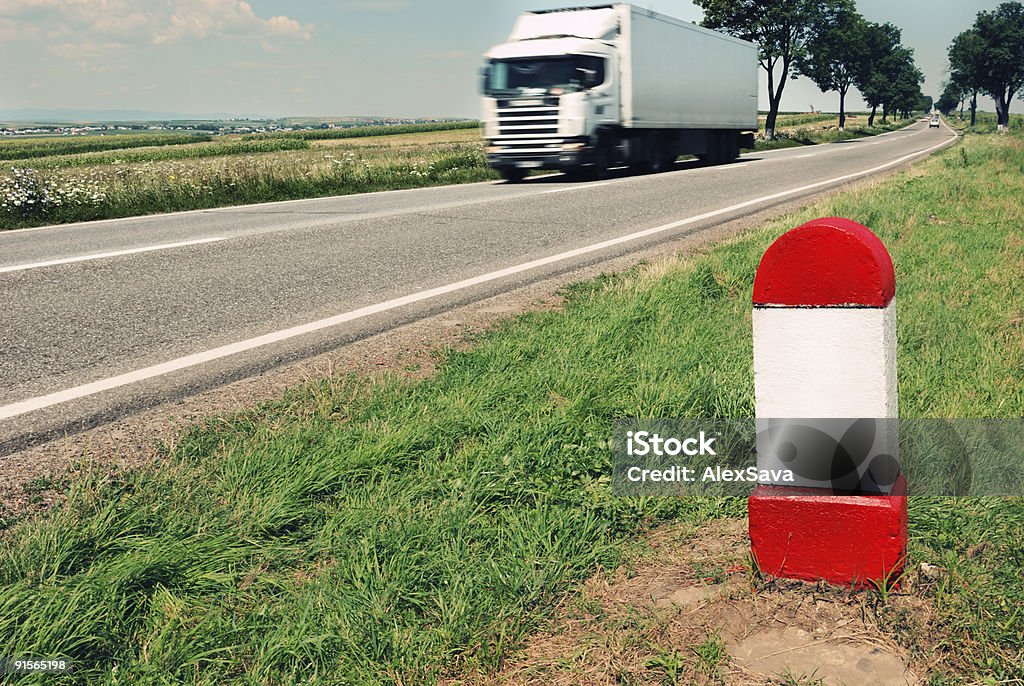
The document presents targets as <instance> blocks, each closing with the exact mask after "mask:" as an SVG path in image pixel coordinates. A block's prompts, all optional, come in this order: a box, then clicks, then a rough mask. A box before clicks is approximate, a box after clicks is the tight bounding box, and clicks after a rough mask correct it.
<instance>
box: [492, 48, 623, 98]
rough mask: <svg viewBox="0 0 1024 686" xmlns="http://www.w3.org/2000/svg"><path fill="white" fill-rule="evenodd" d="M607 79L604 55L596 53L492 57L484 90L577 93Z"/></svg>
mask: <svg viewBox="0 0 1024 686" xmlns="http://www.w3.org/2000/svg"><path fill="white" fill-rule="evenodd" d="M602 83H604V58H603V57H595V56H592V55H565V56H560V57H528V58H519V59H512V60H491V61H490V62H489V63H488V65H487V66H486V68H485V69H484V93H486V94H487V95H492V96H494V95H520V94H522V93H525V92H527V91H537V90H543V91H544V92H546V93H553V94H557V93H559V92H561V93H575V92H577V91H582V90H587V89H588V88H593V87H594V86H598V85H600V84H602Z"/></svg>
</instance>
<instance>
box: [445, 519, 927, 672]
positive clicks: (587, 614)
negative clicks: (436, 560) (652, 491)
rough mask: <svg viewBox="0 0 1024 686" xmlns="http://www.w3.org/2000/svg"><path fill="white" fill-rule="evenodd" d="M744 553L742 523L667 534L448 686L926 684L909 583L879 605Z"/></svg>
mask: <svg viewBox="0 0 1024 686" xmlns="http://www.w3.org/2000/svg"><path fill="white" fill-rule="evenodd" d="M748 551H749V540H748V538H747V532H746V522H745V520H739V519H729V520H718V521H714V522H710V523H707V524H706V525H704V526H701V527H700V528H691V527H690V526H686V525H675V524H673V525H669V526H664V527H661V528H660V529H658V530H657V531H655V532H653V534H652V535H651V536H649V537H648V538H647V540H646V541H645V550H644V551H643V552H642V553H641V555H640V558H639V560H638V561H637V563H636V564H635V565H634V566H632V567H625V568H622V569H620V570H619V571H618V572H616V573H615V574H613V575H607V574H598V575H596V576H594V577H593V578H591V579H590V580H589V581H588V582H587V583H586V584H584V586H583V588H582V589H581V590H580V591H579V592H578V593H577V594H574V595H573V596H572V597H570V598H567V599H566V600H565V601H564V602H563V604H562V606H561V607H560V608H559V611H558V613H557V615H556V616H555V618H554V619H553V620H552V621H551V622H550V624H549V626H547V627H546V628H545V629H544V630H543V631H541V632H539V633H537V634H536V635H534V636H533V638H532V639H530V640H529V642H528V643H527V644H526V645H525V646H524V647H523V648H522V649H521V650H520V651H519V652H518V654H517V655H518V656H517V657H516V658H515V659H514V660H512V661H510V662H508V663H507V664H506V665H505V666H504V667H503V668H502V669H501V670H500V671H498V672H497V673H493V674H479V673H478V674H471V675H469V676H466V677H459V678H453V679H450V680H448V681H447V682H445V683H446V686H455V685H456V684H458V685H460V686H468V685H470V684H472V685H474V686H480V685H483V684H490V685H501V686H513V685H515V686H519V685H528V684H529V685H533V684H536V685H540V684H543V685H544V686H563V685H564V686H569V685H579V686H583V685H591V684H593V685H596V684H636V685H641V684H723V685H729V686H732V685H737V686H748V685H751V686H753V685H764V684H835V685H838V684H848V685H849V686H868V685H874V686H890V685H892V686H903V685H905V684H919V683H922V679H923V678H924V675H926V674H927V673H928V672H929V669H930V663H929V659H928V656H929V655H930V654H931V653H933V652H934V651H935V646H936V645H937V642H935V641H933V640H932V639H930V638H929V637H930V636H931V635H932V634H933V633H934V631H933V627H932V624H933V619H932V618H933V615H932V612H931V609H930V605H929V603H928V601H927V600H925V599H924V598H922V597H921V596H920V595H918V594H915V592H914V590H913V589H914V588H915V584H914V583H913V580H912V579H908V581H909V583H907V584H905V587H904V589H903V590H902V591H897V592H894V593H890V594H889V596H888V597H887V598H886V599H885V601H884V602H883V601H882V599H881V598H880V596H879V595H878V594H877V593H873V592H863V591H861V592H851V591H849V590H846V589H841V588H834V587H829V586H827V585H824V584H820V585H815V584H807V583H802V582H793V581H788V580H768V579H763V578H761V577H760V576H759V575H758V574H756V573H754V572H752V570H751V568H750V565H749V559H748ZM911 576H913V574H912V575H911ZM908 640H913V641H914V642H915V649H914V650H908V649H907V647H906V645H907V644H906V641H908Z"/></svg>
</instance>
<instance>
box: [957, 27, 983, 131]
mask: <svg viewBox="0 0 1024 686" xmlns="http://www.w3.org/2000/svg"><path fill="white" fill-rule="evenodd" d="M985 52H986V48H985V42H984V39H983V38H982V36H981V34H980V33H978V30H977V29H973V28H972V29H967V30H966V31H964V32H963V33H961V34H960V35H958V36H957V37H956V38H954V39H953V43H952V44H951V45H950V46H949V76H950V80H951V82H952V83H954V84H955V85H956V87H957V88H958V89H959V91H960V99H961V100H964V99H966V98H967V96H970V101H971V126H974V122H975V120H976V119H977V113H978V88H979V86H980V83H981V81H982V80H983V79H984V76H983V74H984V72H985V70H986V69H987V67H986V65H985V62H986V56H985ZM961 114H963V112H962V111H961Z"/></svg>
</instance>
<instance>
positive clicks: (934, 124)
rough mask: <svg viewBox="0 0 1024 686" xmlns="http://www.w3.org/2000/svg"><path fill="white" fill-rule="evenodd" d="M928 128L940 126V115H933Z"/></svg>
mask: <svg viewBox="0 0 1024 686" xmlns="http://www.w3.org/2000/svg"><path fill="white" fill-rule="evenodd" d="M928 128H929V129H937V128H939V118H938V117H932V120H931V121H930V122H928Z"/></svg>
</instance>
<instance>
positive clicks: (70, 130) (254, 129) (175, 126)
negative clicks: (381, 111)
mask: <svg viewBox="0 0 1024 686" xmlns="http://www.w3.org/2000/svg"><path fill="white" fill-rule="evenodd" d="M447 121H456V120H455V119H450V118H393V117H337V118H330V119H313V118H294V119H272V120H271V119H226V120H216V121H168V122H151V121H144V122H91V123H81V122H79V123H39V122H31V123H24V124H17V123H14V122H8V123H5V124H2V125H0V136H96V135H100V136H102V135H105V134H123V133H139V132H171V131H173V132H189V131H194V132H195V133H204V134H207V135H227V134H233V133H273V132H285V131H311V130H315V129H339V128H350V127H353V126H391V125H395V124H426V123H438V122H447Z"/></svg>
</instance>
